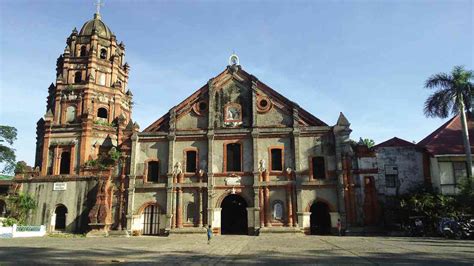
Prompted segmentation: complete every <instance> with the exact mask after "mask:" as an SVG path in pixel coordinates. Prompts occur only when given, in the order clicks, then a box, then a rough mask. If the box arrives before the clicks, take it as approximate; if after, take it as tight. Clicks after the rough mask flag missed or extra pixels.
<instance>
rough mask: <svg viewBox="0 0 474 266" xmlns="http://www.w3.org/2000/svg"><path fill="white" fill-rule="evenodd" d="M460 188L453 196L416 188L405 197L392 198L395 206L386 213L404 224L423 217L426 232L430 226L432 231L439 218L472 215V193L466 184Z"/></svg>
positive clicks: (473, 202)
mask: <svg viewBox="0 0 474 266" xmlns="http://www.w3.org/2000/svg"><path fill="white" fill-rule="evenodd" d="M461 186H462V187H460V190H461V193H459V194H458V195H455V196H449V195H442V194H440V193H437V192H436V191H434V190H433V189H432V187H431V186H420V187H417V188H415V189H414V190H412V191H411V192H410V193H408V194H406V195H403V196H401V197H397V198H394V199H393V200H395V204H394V205H392V206H390V207H389V208H387V210H386V212H387V213H391V215H392V216H394V217H397V218H399V219H400V220H401V221H402V222H405V223H406V222H408V220H409V217H411V216H423V217H424V218H425V222H426V225H427V226H428V230H429V229H430V226H431V230H432V231H434V230H435V225H436V224H437V223H438V221H439V219H440V218H443V217H453V218H457V217H460V216H462V215H463V214H473V208H474V193H472V191H471V189H470V187H469V183H468V182H463V184H462V185H461Z"/></svg>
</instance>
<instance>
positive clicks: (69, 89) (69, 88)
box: [65, 84, 74, 93]
mask: <svg viewBox="0 0 474 266" xmlns="http://www.w3.org/2000/svg"><path fill="white" fill-rule="evenodd" d="M65 90H66V92H67V93H70V92H71V91H73V90H74V87H73V86H72V85H71V84H69V85H67V86H66V88H65Z"/></svg>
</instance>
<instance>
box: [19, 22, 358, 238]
mask: <svg viewBox="0 0 474 266" xmlns="http://www.w3.org/2000/svg"><path fill="white" fill-rule="evenodd" d="M124 56H125V45H124V44H123V43H118V41H117V40H116V36H115V35H114V34H113V33H112V31H111V30H110V29H109V28H108V27H107V26H106V25H105V24H104V22H103V21H102V20H101V17H100V15H99V14H95V15H94V18H93V19H92V20H89V21H87V22H86V23H85V24H84V25H83V27H82V28H81V30H80V31H77V30H76V29H74V30H73V31H72V33H71V35H70V36H69V37H68V39H67V46H66V48H65V50H64V53H63V54H62V55H61V56H60V57H59V59H58V62H57V66H56V69H57V78H56V82H55V84H52V85H51V86H50V87H49V95H48V98H47V108H46V110H47V111H46V114H45V116H44V118H42V119H40V121H39V122H38V125H37V133H38V134H37V135H38V137H37V149H36V165H35V166H36V170H35V171H33V172H31V173H24V174H23V175H19V176H17V177H16V179H15V184H16V185H15V189H16V191H21V192H25V193H29V194H31V195H33V196H34V197H35V199H36V200H37V202H38V208H37V209H36V210H35V211H34V212H33V213H32V216H31V219H30V223H31V224H46V225H47V226H48V228H49V230H50V231H71V232H89V233H91V234H94V233H99V234H100V233H104V234H109V233H113V232H115V231H117V232H119V231H120V232H127V233H129V234H133V235H142V234H144V235H163V234H172V233H195V232H204V231H205V229H204V228H205V227H207V226H211V227H212V229H213V231H214V232H215V233H218V234H249V235H255V234H261V233H267V232H302V233H307V234H310V233H312V234H316V233H322V234H325V233H330V232H331V231H332V230H334V229H335V228H336V225H337V223H338V220H339V219H340V220H341V222H342V224H343V225H344V226H351V225H356V224H357V223H358V218H357V217H359V216H360V214H358V213H357V207H356V206H355V204H356V203H355V195H354V190H353V187H354V183H353V181H352V169H351V168H352V166H351V165H352V161H353V159H354V158H353V152H352V148H351V145H350V139H349V136H350V133H351V129H350V123H349V122H348V121H347V119H346V118H345V117H344V115H343V114H342V113H341V114H340V116H339V119H338V121H337V122H336V123H335V124H334V125H328V124H326V123H324V122H323V121H321V120H320V119H318V118H316V117H315V116H313V115H312V114H310V113H309V112H307V111H305V110H304V109H303V108H301V107H300V106H298V104H296V103H294V102H292V101H291V100H289V99H287V98H285V97H284V96H282V95H281V94H279V93H278V92H277V91H275V90H273V89H272V88H270V87H269V86H268V85H266V84H265V83H264V82H262V81H260V80H259V79H258V78H257V77H255V76H253V75H252V74H250V73H248V72H246V71H245V70H244V69H243V67H242V66H240V64H239V60H238V57H237V56H236V55H232V56H231V57H230V59H229V64H228V66H227V67H225V69H223V71H222V72H221V73H219V74H217V75H216V76H215V77H212V78H211V79H209V81H208V82H207V83H205V84H203V86H202V87H201V88H199V89H197V90H196V92H195V93H193V94H192V95H190V96H189V97H188V98H186V99H185V100H184V101H183V102H181V103H179V104H177V105H176V106H174V107H173V108H172V109H171V110H169V112H168V113H166V114H165V115H163V116H162V117H161V118H159V119H158V120H156V121H155V122H154V123H152V124H151V125H149V126H148V127H146V128H145V129H144V130H142V131H140V130H139V127H138V125H137V124H136V123H134V122H133V121H132V97H133V95H132V93H131V92H130V91H129V90H128V89H127V81H128V74H129V66H128V64H127V63H126V62H125V57H124Z"/></svg>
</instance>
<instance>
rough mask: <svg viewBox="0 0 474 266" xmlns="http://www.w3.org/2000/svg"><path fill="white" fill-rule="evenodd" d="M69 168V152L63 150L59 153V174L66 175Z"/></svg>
mask: <svg viewBox="0 0 474 266" xmlns="http://www.w3.org/2000/svg"><path fill="white" fill-rule="evenodd" d="M70 170H71V153H70V152H67V151H64V152H63V153H61V164H60V166H59V174H60V175H68V174H69V172H70Z"/></svg>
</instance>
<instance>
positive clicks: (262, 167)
mask: <svg viewBox="0 0 474 266" xmlns="http://www.w3.org/2000/svg"><path fill="white" fill-rule="evenodd" d="M266 170H267V169H266V168H265V160H264V159H261V160H260V161H259V162H258V171H259V172H261V173H263V172H265V171H266Z"/></svg>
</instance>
